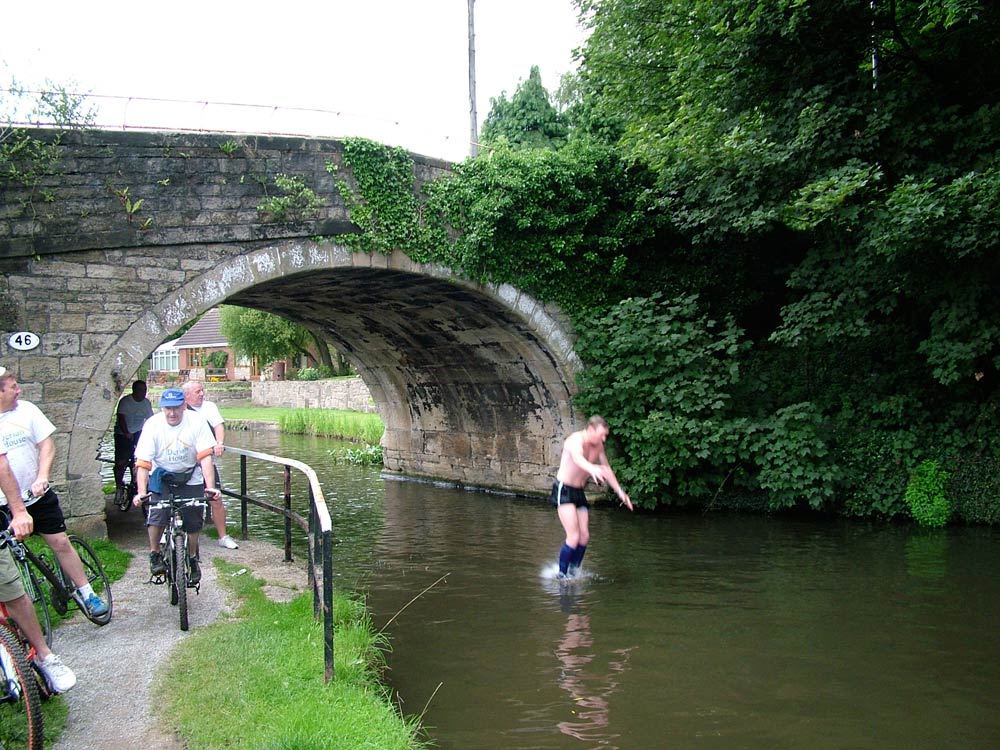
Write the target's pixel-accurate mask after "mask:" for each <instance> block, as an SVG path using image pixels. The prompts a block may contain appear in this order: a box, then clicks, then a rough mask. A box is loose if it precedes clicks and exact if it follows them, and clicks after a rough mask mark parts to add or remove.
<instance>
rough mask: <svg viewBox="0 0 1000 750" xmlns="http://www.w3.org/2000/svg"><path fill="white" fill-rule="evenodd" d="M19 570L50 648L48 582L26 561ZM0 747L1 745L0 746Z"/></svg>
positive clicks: (25, 590)
mask: <svg viewBox="0 0 1000 750" xmlns="http://www.w3.org/2000/svg"><path fill="white" fill-rule="evenodd" d="M17 567H18V568H20V570H21V584H22V585H23V586H24V593H26V594H27V595H28V596H29V597H31V601H32V603H33V604H34V605H35V613H36V614H37V615H38V624H39V625H41V626H42V633H44V634H45V642H46V643H47V644H48V645H49V646H50V647H51V646H52V618H51V615H50V613H49V597H48V594H47V593H46V589H47V588H48V587H49V585H50V584H49V582H48V581H45V582H44V583H43V582H42V580H41V579H40V578H39V577H38V574H37V573H36V572H35V568H34V566H33V565H31V564H30V563H29V562H28V561H27V560H25V561H24V563H23V564H18V566H17ZM0 747H2V745H0Z"/></svg>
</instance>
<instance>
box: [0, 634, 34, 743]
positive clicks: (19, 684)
mask: <svg viewBox="0 0 1000 750" xmlns="http://www.w3.org/2000/svg"><path fill="white" fill-rule="evenodd" d="M0 703H5V704H7V705H5V706H0V747H2V748H4V750H42V745H43V736H42V699H41V696H40V695H39V694H38V683H37V682H36V681H35V674H34V671H33V670H32V668H31V665H30V664H29V663H28V657H27V656H25V653H24V649H23V648H22V647H21V642H20V640H18V638H17V636H16V635H14V633H13V631H11V630H10V629H9V628H8V627H6V626H0Z"/></svg>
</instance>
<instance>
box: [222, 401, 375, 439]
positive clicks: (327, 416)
mask: <svg viewBox="0 0 1000 750" xmlns="http://www.w3.org/2000/svg"><path fill="white" fill-rule="evenodd" d="M220 411H221V412H222V416H223V418H224V419H225V420H226V422H227V423H229V424H230V425H232V426H233V428H234V429H235V428H236V425H238V423H240V422H274V423H277V425H278V427H279V428H280V429H281V431H282V432H287V433H289V434H293V435H315V436H317V437H327V438H335V439H338V440H353V441H357V442H360V443H366V444H368V445H378V443H379V441H380V440H381V439H382V433H383V432H385V425H384V424H383V423H382V418H381V417H379V415H378V414H372V413H367V412H360V411H351V410H349V409H286V408H281V407H267V406H224V407H221V408H220ZM234 423H235V424H234Z"/></svg>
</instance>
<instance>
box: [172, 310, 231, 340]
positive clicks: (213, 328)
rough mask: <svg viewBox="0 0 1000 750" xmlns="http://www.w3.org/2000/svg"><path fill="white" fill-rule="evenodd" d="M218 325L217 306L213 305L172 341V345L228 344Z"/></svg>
mask: <svg viewBox="0 0 1000 750" xmlns="http://www.w3.org/2000/svg"><path fill="white" fill-rule="evenodd" d="M219 325H220V323H219V308H217V307H213V308H212V309H211V310H209V311H208V312H206V313H205V314H204V315H203V316H202V317H201V320H199V321H198V322H197V323H195V324H194V325H193V326H191V327H190V328H189V329H188V330H187V331H186V332H185V333H184V335H183V336H181V337H180V338H179V339H177V340H176V341H175V342H174V347H175V348H177V349H197V348H202V347H209V346H229V342H228V341H226V338H225V337H224V336H223V335H222V332H221V331H220V330H219Z"/></svg>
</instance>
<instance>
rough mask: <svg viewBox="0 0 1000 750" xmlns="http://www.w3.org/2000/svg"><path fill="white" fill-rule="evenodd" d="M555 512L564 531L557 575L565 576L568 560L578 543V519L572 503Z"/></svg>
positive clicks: (574, 552)
mask: <svg viewBox="0 0 1000 750" xmlns="http://www.w3.org/2000/svg"><path fill="white" fill-rule="evenodd" d="M557 512H558V514H559V520H560V521H561V522H562V525H563V529H564V530H565V531H566V541H565V542H564V543H563V546H562V549H560V550H559V575H560V576H566V575H567V574H568V570H569V565H570V560H571V559H572V558H573V555H574V554H576V549H577V545H578V544H579V543H580V519H579V514H578V513H577V509H576V506H575V505H573V503H562V504H561V505H559V507H558V509H557Z"/></svg>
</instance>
